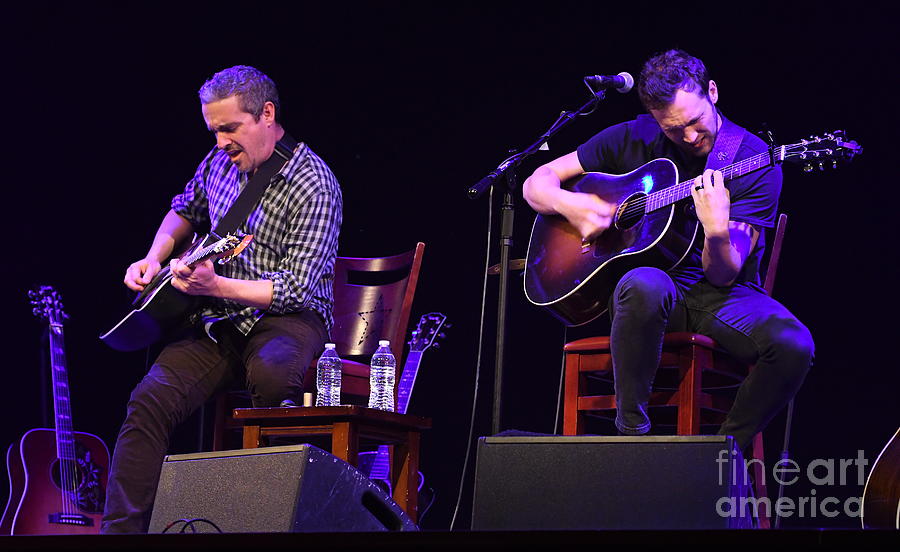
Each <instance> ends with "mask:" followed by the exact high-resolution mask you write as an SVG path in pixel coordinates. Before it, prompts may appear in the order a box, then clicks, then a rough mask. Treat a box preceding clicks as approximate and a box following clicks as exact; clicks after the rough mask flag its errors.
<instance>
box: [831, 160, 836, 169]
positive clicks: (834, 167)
mask: <svg viewBox="0 0 900 552" xmlns="http://www.w3.org/2000/svg"><path fill="white" fill-rule="evenodd" d="M831 168H832V169H836V168H837V159H832V160H831Z"/></svg>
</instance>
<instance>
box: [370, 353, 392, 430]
mask: <svg viewBox="0 0 900 552" xmlns="http://www.w3.org/2000/svg"><path fill="white" fill-rule="evenodd" d="M390 345H391V342H390V341H388V340H387V339H382V340H381V341H379V342H378V350H377V351H375V354H374V355H372V366H371V367H370V369H369V408H377V409H378V410H387V411H389V412H393V411H394V380H395V379H396V368H397V361H396V360H395V359H394V354H393V353H392V352H391V348H390Z"/></svg>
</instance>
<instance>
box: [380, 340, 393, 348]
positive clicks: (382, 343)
mask: <svg viewBox="0 0 900 552" xmlns="http://www.w3.org/2000/svg"><path fill="white" fill-rule="evenodd" d="M390 345H391V342H390V341H389V340H387V339H379V340H378V346H379V347H390Z"/></svg>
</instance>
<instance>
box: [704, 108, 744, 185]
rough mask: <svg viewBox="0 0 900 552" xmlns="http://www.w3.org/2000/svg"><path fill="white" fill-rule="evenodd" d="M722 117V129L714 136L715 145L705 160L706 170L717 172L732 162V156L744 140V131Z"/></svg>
mask: <svg viewBox="0 0 900 552" xmlns="http://www.w3.org/2000/svg"><path fill="white" fill-rule="evenodd" d="M719 115H721V116H722V128H720V129H719V134H718V136H716V143H715V144H714V145H713V149H712V151H710V152H709V155H708V156H707V158H706V168H707V169H712V170H714V171H715V170H718V169H721V168H722V167H727V166H728V165H730V164H732V163H733V162H734V156H735V155H736V154H737V150H738V148H739V147H741V142H743V140H744V129H742V128H741V127H739V126H737V125H736V124H734V123H732V122H731V121H729V120H728V119H726V118H725V116H724V115H722V114H721V112H719Z"/></svg>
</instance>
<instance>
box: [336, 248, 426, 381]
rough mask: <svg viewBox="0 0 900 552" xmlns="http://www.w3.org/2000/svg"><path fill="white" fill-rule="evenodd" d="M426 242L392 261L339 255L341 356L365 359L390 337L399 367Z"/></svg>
mask: <svg viewBox="0 0 900 552" xmlns="http://www.w3.org/2000/svg"><path fill="white" fill-rule="evenodd" d="M424 251H425V244H424V243H422V242H419V243H417V244H416V247H415V249H413V250H411V251H407V252H405V253H401V254H399V255H394V256H391V257H372V258H360V257H338V258H337V260H336V261H335V266H334V328H332V330H331V339H332V341H333V342H334V343H335V344H336V346H337V351H338V354H339V355H341V357H342V358H353V357H369V356H371V355H372V354H373V353H374V352H375V349H377V348H378V340H379V339H389V340H390V341H391V350H392V351H393V353H394V356H395V357H396V358H397V364H398V366H399V365H400V362H401V361H402V356H403V345H404V343H405V341H406V331H407V327H408V325H409V315H410V309H411V308H412V302H413V296H414V295H415V292H416V284H417V283H418V280H419V269H420V268H421V266H422V254H423V252H424Z"/></svg>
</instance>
